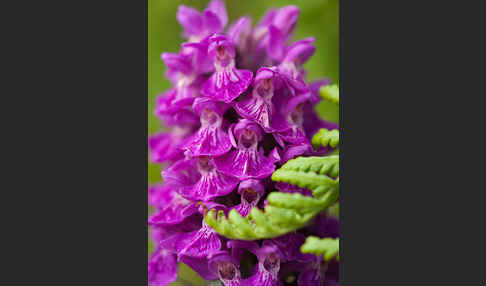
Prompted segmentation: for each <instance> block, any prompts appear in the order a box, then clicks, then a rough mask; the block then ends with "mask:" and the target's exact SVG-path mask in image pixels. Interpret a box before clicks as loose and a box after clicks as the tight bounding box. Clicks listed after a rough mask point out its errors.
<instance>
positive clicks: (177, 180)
mask: <svg viewBox="0 0 486 286" xmlns="http://www.w3.org/2000/svg"><path fill="white" fill-rule="evenodd" d="M162 177H163V178H164V181H165V183H166V184H167V185H169V186H171V187H174V188H184V187H188V186H192V185H194V184H195V183H197V181H198V180H199V179H200V178H201V175H200V174H199V172H198V171H197V168H196V164H195V161H194V160H179V161H177V162H175V163H174V164H172V166H171V167H170V168H168V169H167V170H164V171H162Z"/></svg>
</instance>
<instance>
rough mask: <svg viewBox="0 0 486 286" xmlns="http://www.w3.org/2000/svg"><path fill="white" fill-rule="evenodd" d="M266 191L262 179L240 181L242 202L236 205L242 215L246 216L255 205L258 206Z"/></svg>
mask: <svg viewBox="0 0 486 286" xmlns="http://www.w3.org/2000/svg"><path fill="white" fill-rule="evenodd" d="M264 193H265V187H264V186H263V184H262V182H261V181H258V180H246V181H243V182H241V183H240V185H239V187H238V194H240V196H241V203H240V204H238V205H236V206H234V207H233V208H234V209H236V210H237V211H238V212H239V213H240V215H241V216H243V217H246V216H247V215H248V214H249V213H250V210H251V209H252V208H253V207H256V206H257V204H258V201H259V200H260V198H261V197H262V196H263V194H264Z"/></svg>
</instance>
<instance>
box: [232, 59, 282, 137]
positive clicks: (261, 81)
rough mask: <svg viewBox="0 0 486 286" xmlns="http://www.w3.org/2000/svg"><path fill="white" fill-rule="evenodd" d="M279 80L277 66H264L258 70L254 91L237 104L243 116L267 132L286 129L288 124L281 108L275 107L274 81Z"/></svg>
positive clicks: (237, 109)
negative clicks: (280, 110)
mask: <svg viewBox="0 0 486 286" xmlns="http://www.w3.org/2000/svg"><path fill="white" fill-rule="evenodd" d="M276 81H277V82H278V81H279V75H278V72H277V70H276V67H270V68H267V67H264V68H260V69H259V70H258V71H257V74H256V76H255V80H254V81H253V91H252V93H251V94H248V95H247V96H246V97H245V98H244V99H242V100H241V101H239V102H237V103H236V104H235V110H236V111H237V112H238V114H240V115H241V116H242V117H244V118H246V119H249V120H253V121H255V122H257V123H258V124H259V125H260V127H262V128H263V130H265V132H274V131H278V130H285V129H286V128H288V126H287V125H286V124H285V119H284V117H283V116H282V114H281V113H279V110H277V109H276V108H275V107H274V103H273V102H272V99H273V97H274V92H275V86H274V82H276Z"/></svg>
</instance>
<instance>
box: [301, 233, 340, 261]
mask: <svg viewBox="0 0 486 286" xmlns="http://www.w3.org/2000/svg"><path fill="white" fill-rule="evenodd" d="M300 250H301V251H302V253H312V254H315V255H318V256H321V255H324V260H326V261H329V260H331V259H333V258H336V259H337V260H339V238H318V237H315V236H309V237H308V238H307V239H306V241H305V243H304V244H303V245H302V247H301V248H300Z"/></svg>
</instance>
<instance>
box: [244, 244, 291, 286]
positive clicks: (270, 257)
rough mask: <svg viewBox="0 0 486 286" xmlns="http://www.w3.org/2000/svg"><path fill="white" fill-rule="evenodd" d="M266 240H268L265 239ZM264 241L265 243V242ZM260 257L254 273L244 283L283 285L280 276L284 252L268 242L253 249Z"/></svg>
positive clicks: (264, 285) (262, 285)
mask: <svg viewBox="0 0 486 286" xmlns="http://www.w3.org/2000/svg"><path fill="white" fill-rule="evenodd" d="M265 242H266V241H265ZM265 242H264V243H265ZM251 251H252V252H253V254H255V255H256V256H257V258H258V264H257V265H256V266H255V269H254V270H253V271H254V272H253V273H254V274H253V275H252V276H250V277H249V278H248V279H245V280H244V283H243V285H248V286H250V285H258V286H260V285H261V286H275V285H283V284H282V282H280V280H279V278H278V272H279V270H280V261H281V258H282V253H281V252H279V250H278V247H277V246H275V245H273V244H267V245H264V246H262V247H261V248H258V249H252V250H251Z"/></svg>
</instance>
